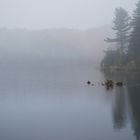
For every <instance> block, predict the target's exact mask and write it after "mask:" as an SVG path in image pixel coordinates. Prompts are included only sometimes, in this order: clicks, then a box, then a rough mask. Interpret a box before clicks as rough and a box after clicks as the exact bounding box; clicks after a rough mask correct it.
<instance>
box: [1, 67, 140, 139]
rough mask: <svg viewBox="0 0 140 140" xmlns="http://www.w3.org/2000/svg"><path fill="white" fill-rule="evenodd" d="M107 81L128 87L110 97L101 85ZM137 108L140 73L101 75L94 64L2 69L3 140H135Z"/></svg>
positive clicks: (139, 125)
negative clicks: (124, 83)
mask: <svg viewBox="0 0 140 140" xmlns="http://www.w3.org/2000/svg"><path fill="white" fill-rule="evenodd" d="M108 78H111V79H114V80H122V81H124V82H128V83H127V85H126V86H124V87H122V88H119V87H115V88H114V89H113V90H109V91H107V90H106V89H105V87H103V86H101V85H100V82H101V81H103V80H104V79H108ZM87 80H91V81H93V83H94V84H95V86H88V85H87V84H86V81H87ZM139 107H140V75H139V73H121V72H120V73H112V72H100V71H99V70H98V69H96V68H94V67H92V66H91V64H86V65H82V64H81V65H72V64H70V65H69V64H67V65H66V64H65V65H62V64H61V65H58V64H56V65H48V66H47V65H46V66H45V65H43V66H40V65H37V64H34V65H30V66H26V65H22V64H17V65H11V66H9V65H8V64H7V65H6V64H5V65H2V66H1V69H0V140H135V139H139V136H140V108H139Z"/></svg>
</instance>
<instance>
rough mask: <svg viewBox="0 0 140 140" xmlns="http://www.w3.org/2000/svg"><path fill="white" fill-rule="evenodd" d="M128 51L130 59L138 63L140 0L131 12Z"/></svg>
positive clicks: (139, 48)
mask: <svg viewBox="0 0 140 140" xmlns="http://www.w3.org/2000/svg"><path fill="white" fill-rule="evenodd" d="M128 51H129V53H128V54H129V56H130V59H131V61H133V62H135V63H136V64H137V65H140V0H139V1H138V3H137V4H136V10H135V11H134V14H133V19H132V33H131V39H130V45H129V50H128Z"/></svg>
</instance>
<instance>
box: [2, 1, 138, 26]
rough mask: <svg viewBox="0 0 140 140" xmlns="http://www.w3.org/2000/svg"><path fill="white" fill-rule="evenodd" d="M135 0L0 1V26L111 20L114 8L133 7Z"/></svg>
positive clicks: (109, 21) (80, 24) (83, 24)
mask: <svg viewBox="0 0 140 140" xmlns="http://www.w3.org/2000/svg"><path fill="white" fill-rule="evenodd" d="M136 1H137V0H0V27H8V28H31V29H43V28H62V27H64V28H79V29H86V28H91V27H98V26H102V25H104V24H110V23H111V22H112V16H113V11H114V9H115V7H120V6H121V7H124V8H126V9H127V10H130V11H131V10H132V9H134V7H135V3H136Z"/></svg>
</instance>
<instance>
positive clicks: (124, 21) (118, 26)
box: [105, 8, 131, 64]
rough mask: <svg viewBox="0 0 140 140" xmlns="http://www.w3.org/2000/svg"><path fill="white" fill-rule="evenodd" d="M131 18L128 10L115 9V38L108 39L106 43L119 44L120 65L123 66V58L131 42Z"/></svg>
mask: <svg viewBox="0 0 140 140" xmlns="http://www.w3.org/2000/svg"><path fill="white" fill-rule="evenodd" d="M130 19H131V18H130V16H129V14H128V12H127V11H126V10H124V9H123V8H116V9H115V17H114V19H113V24H114V26H113V28H112V29H113V30H114V31H116V37H115V38H107V39H106V40H105V41H106V42H108V43H117V46H118V48H117V49H118V50H119V54H118V55H119V56H118V57H119V58H120V61H119V64H121V61H122V59H121V58H122V56H123V54H124V52H125V50H126V47H127V46H128V40H129V32H130V29H131V26H130Z"/></svg>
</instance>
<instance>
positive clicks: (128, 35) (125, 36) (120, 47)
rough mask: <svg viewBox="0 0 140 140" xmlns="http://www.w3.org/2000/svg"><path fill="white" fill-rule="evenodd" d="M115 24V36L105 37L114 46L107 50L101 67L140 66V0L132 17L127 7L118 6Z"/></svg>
mask: <svg viewBox="0 0 140 140" xmlns="http://www.w3.org/2000/svg"><path fill="white" fill-rule="evenodd" d="M113 25H114V26H113V27H112V29H113V30H114V31H115V37H114V38H108V37H107V38H106V39H105V41H106V42H107V43H112V45H111V46H113V47H110V48H108V49H107V50H106V51H105V56H104V58H103V60H102V62H101V67H102V68H111V67H116V68H130V69H131V68H140V0H139V1H138V3H137V4H136V9H135V11H134V13H133V16H132V18H131V17H130V16H129V14H128V12H127V11H126V10H125V9H123V8H116V9H115V16H114V19H113Z"/></svg>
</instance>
